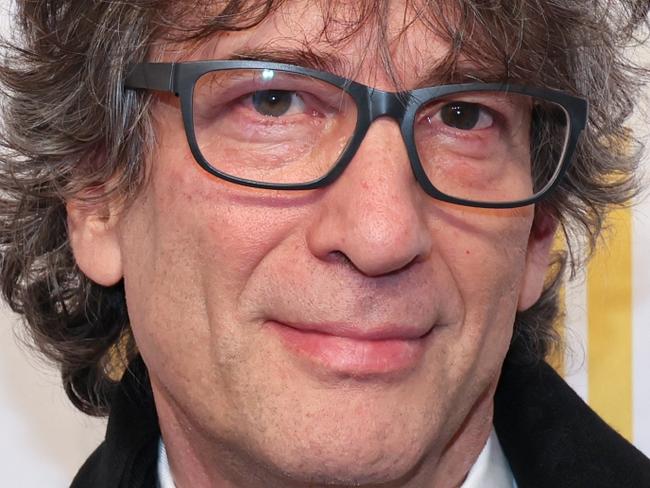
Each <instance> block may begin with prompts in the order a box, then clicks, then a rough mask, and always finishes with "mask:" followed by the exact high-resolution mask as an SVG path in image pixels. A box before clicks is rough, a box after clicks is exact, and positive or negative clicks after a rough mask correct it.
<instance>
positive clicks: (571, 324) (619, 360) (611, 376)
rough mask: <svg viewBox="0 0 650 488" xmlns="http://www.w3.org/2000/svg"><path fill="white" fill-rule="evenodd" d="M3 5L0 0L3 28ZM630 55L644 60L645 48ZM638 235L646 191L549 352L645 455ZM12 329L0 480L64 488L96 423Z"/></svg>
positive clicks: (645, 334) (649, 447)
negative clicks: (557, 349)
mask: <svg viewBox="0 0 650 488" xmlns="http://www.w3.org/2000/svg"><path fill="white" fill-rule="evenodd" d="M6 4H7V0H0V23H1V25H2V26H3V27H4V28H7V27H8V26H7V16H6V14H5V13H4V9H3V7H4V8H6ZM9 27H10V26H9ZM634 56H635V57H638V58H639V59H644V60H645V62H646V63H649V64H650V46H647V47H646V48H645V49H643V50H639V51H638V52H636V53H635V54H634ZM648 94H649V95H650V91H649V92H648ZM634 126H635V128H636V130H637V132H638V133H639V134H641V135H642V136H643V137H644V139H645V140H647V141H649V144H650V136H649V134H650V118H649V117H648V112H645V113H644V112H642V111H640V112H639V113H638V114H637V117H636V119H635V123H634ZM646 159H647V162H646V165H645V166H646V167H648V165H649V164H650V159H648V158H646ZM648 243H650V201H649V200H648V199H645V201H643V202H642V203H641V204H640V205H639V206H638V207H636V208H635V209H634V210H632V211H620V212H617V213H616V214H615V215H613V216H612V219H611V220H610V231H609V233H608V240H607V242H606V245H605V246H603V247H602V250H601V252H600V253H599V254H598V255H597V256H596V257H595V259H594V261H593V262H592V264H591V265H590V267H589V269H588V272H587V273H585V274H583V275H582V276H579V277H578V279H577V280H576V282H574V283H573V284H572V285H571V286H569V287H568V288H567V290H566V298H565V301H566V303H567V316H566V319H565V321H564V324H563V331H564V334H565V336H566V339H567V343H568V347H567V349H566V350H565V351H562V352H561V354H559V355H557V356H556V357H555V358H554V360H555V363H556V365H557V368H558V369H560V370H561V371H562V372H563V373H564V374H565V376H566V377H567V379H568V381H569V383H570V384H571V385H572V386H573V387H574V388H575V389H576V391H578V392H579V393H580V394H581V395H582V396H583V398H585V399H586V400H587V401H588V402H589V403H590V404H591V405H592V406H593V407H594V408H595V409H596V410H597V411H598V412H599V413H600V414H601V415H602V416H603V417H605V419H606V420H608V421H609V422H610V423H611V424H612V425H614V426H615V427H616V428H617V429H618V430H619V431H620V432H621V433H623V434H624V435H625V436H626V437H628V438H629V439H631V440H632V441H633V442H634V443H635V444H636V445H637V446H638V447H639V448H641V449H642V450H643V451H644V452H645V453H646V455H650V252H649V251H648ZM20 330H21V328H20V325H19V323H18V320H17V318H16V317H15V316H13V315H12V314H11V313H9V312H8V311H7V310H6V308H0V485H1V486H11V487H14V486H15V487H21V488H32V487H48V488H49V487H67V486H68V485H69V483H70V481H71V479H72V477H73V476H74V473H75V472H76V470H77V469H78V468H79V466H80V465H81V463H82V462H83V460H84V459H85V458H86V457H87V456H88V454H89V453H90V452H91V451H92V450H93V449H94V448H95V447H96V446H97V445H98V444H99V442H100V441H101V439H102V437H103V432H104V428H105V423H104V421H103V420H97V419H91V418H88V417H86V416H84V415H82V414H80V413H77V412H76V411H75V410H74V409H73V408H72V406H71V404H70V403H69V402H68V401H67V399H66V398H65V395H64V393H63V390H62V388H61V386H60V380H59V378H58V375H57V373H56V372H55V371H54V370H53V369H52V368H51V367H49V366H48V365H46V364H44V363H42V362H41V361H40V360H38V359H37V358H35V356H34V355H33V354H29V353H28V352H27V351H26V350H25V348H24V347H21V346H20V341H19V340H17V334H16V332H18V333H19V331H20ZM18 335H19V334H18Z"/></svg>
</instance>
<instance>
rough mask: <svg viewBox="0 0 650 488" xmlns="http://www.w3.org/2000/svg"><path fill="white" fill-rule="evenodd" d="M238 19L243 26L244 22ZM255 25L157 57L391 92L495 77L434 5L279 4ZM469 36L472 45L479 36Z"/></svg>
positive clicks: (455, 23) (448, 12) (495, 68)
mask: <svg viewBox="0 0 650 488" xmlns="http://www.w3.org/2000/svg"><path fill="white" fill-rule="evenodd" d="M215 14H216V15H218V12H215ZM240 16H241V18H242V21H243V22H245V21H246V15H245V14H243V13H242V14H240ZM250 17H252V15H251V16H250ZM260 18H261V21H259V22H257V23H255V25H253V26H251V27H249V28H245V29H241V30H218V29H215V30H214V31H213V32H212V33H211V35H209V36H204V37H202V38H201V39H200V40H199V41H193V42H192V43H191V44H190V43H181V44H175V45H173V46H170V45H167V46H165V49H164V53H163V54H162V56H161V57H162V58H163V59H165V60H168V61H169V60H188V59H258V60H269V61H277V62H284V63H289V64H297V65H301V66H307V67H311V68H315V69H320V70H324V71H331V72H334V73H336V74H338V75H341V76H344V77H347V78H351V79H357V80H359V81H364V82H366V83H370V84H373V85H378V84H382V85H383V84H386V85H390V88H392V89H395V88H398V87H399V86H409V85H410V86H412V85H415V84H419V85H426V84H431V85H433V84H438V83H443V82H451V81H468V80H479V79H480V80H482V81H494V80H495V79H501V78H502V73H503V69H502V68H501V67H500V66H499V65H498V63H495V62H489V63H485V62H483V63H480V62H476V60H471V56H467V53H466V52H465V51H464V50H463V49H462V46H460V45H459V44H458V42H457V39H456V36H455V34H453V33H450V30H452V31H454V32H455V31H457V30H460V29H462V28H463V27H462V26H461V25H460V21H459V20H458V19H460V18H461V15H460V13H459V12H458V11H454V10H452V9H451V8H449V7H444V6H441V5H439V4H437V6H436V7H431V6H427V7H424V6H418V5H416V4H414V3H413V2H409V1H390V2H382V1H375V2H351V1H341V0H339V1H327V2H320V1H313V0H309V1H284V2H282V3H280V4H279V6H278V7H277V8H276V9H274V10H273V11H271V12H270V13H269V14H268V15H265V16H263V17H260ZM249 20H250V19H249ZM472 35H473V36H474V37H475V39H474V41H476V38H478V37H479V36H481V34H480V33H479V29H476V30H475V31H474V33H473V34H472Z"/></svg>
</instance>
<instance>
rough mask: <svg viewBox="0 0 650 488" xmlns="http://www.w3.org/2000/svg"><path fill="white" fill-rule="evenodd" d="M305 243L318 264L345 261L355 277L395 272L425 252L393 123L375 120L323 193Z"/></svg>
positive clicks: (420, 200) (415, 196)
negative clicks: (356, 148) (351, 266)
mask: <svg viewBox="0 0 650 488" xmlns="http://www.w3.org/2000/svg"><path fill="white" fill-rule="evenodd" d="M323 191H324V195H323V197H322V200H320V201H319V204H320V206H319V208H318V212H317V215H316V218H315V219H314V220H313V222H312V225H311V226H310V228H309V229H308V233H307V243H308V247H309V249H310V251H311V252H312V254H313V255H314V256H316V257H317V258H319V259H322V260H333V259H341V258H342V257H345V258H346V259H347V261H349V262H350V263H351V264H352V265H353V266H354V267H355V268H356V269H357V270H358V271H359V272H361V273H363V274H364V275H367V276H381V275H385V274H389V273H393V272H396V271H399V270H401V269H403V268H406V267H407V266H409V265H410V264H412V263H414V262H417V261H418V260H422V259H425V258H426V256H428V255H429V253H430V251H431V244H432V243H431V241H432V236H431V232H430V229H429V226H428V222H427V221H428V219H427V213H426V211H425V210H426V206H427V205H431V204H432V201H431V199H430V197H428V196H427V195H426V194H425V193H424V191H423V190H422V189H421V187H420V186H419V185H418V183H417V181H416V180H415V177H414V175H413V173H412V171H411V168H410V165H409V161H408V155H407V153H406V147H405V145H404V142H403V139H402V137H401V134H400V132H399V127H398V125H397V123H396V122H395V121H394V120H389V119H387V118H383V117H382V118H380V119H378V120H376V121H375V122H374V123H373V124H372V126H371V127H370V129H369V130H368V133H367V134H366V137H365V139H364V141H363V142H362V144H361V146H360V147H359V149H358V151H357V153H356V155H355V156H354V159H353V160H352V161H351V162H350V164H349V165H348V167H347V168H346V169H345V172H344V173H343V174H342V175H341V176H340V177H339V178H338V179H337V180H336V181H335V182H334V183H333V184H331V185H330V186H329V187H327V188H325V189H324V190H323Z"/></svg>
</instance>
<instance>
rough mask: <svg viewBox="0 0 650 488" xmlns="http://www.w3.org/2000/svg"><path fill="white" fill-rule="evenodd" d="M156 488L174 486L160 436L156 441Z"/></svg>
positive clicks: (171, 487) (172, 487)
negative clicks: (157, 441) (158, 440)
mask: <svg viewBox="0 0 650 488" xmlns="http://www.w3.org/2000/svg"><path fill="white" fill-rule="evenodd" d="M158 488H176V485H175V484H174V478H173V477H172V471H171V469H170V468H169V459H168V458H167V449H165V444H164V443H163V440H162V437H161V438H160V442H159V443H158Z"/></svg>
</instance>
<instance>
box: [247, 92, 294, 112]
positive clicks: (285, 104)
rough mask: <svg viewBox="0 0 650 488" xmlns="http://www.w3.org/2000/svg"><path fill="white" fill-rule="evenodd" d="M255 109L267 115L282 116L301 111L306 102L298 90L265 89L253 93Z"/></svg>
mask: <svg viewBox="0 0 650 488" xmlns="http://www.w3.org/2000/svg"><path fill="white" fill-rule="evenodd" d="M252 104H253V107H254V108H255V110H256V111H257V112H258V113H260V114H261V115H264V116H265V117H281V116H283V115H287V114H289V113H300V112H301V111H303V110H304V107H305V104H304V103H303V101H302V100H301V99H300V97H299V96H298V95H297V94H296V92H291V91H286V90H263V91H257V92H255V93H253V94H252Z"/></svg>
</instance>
